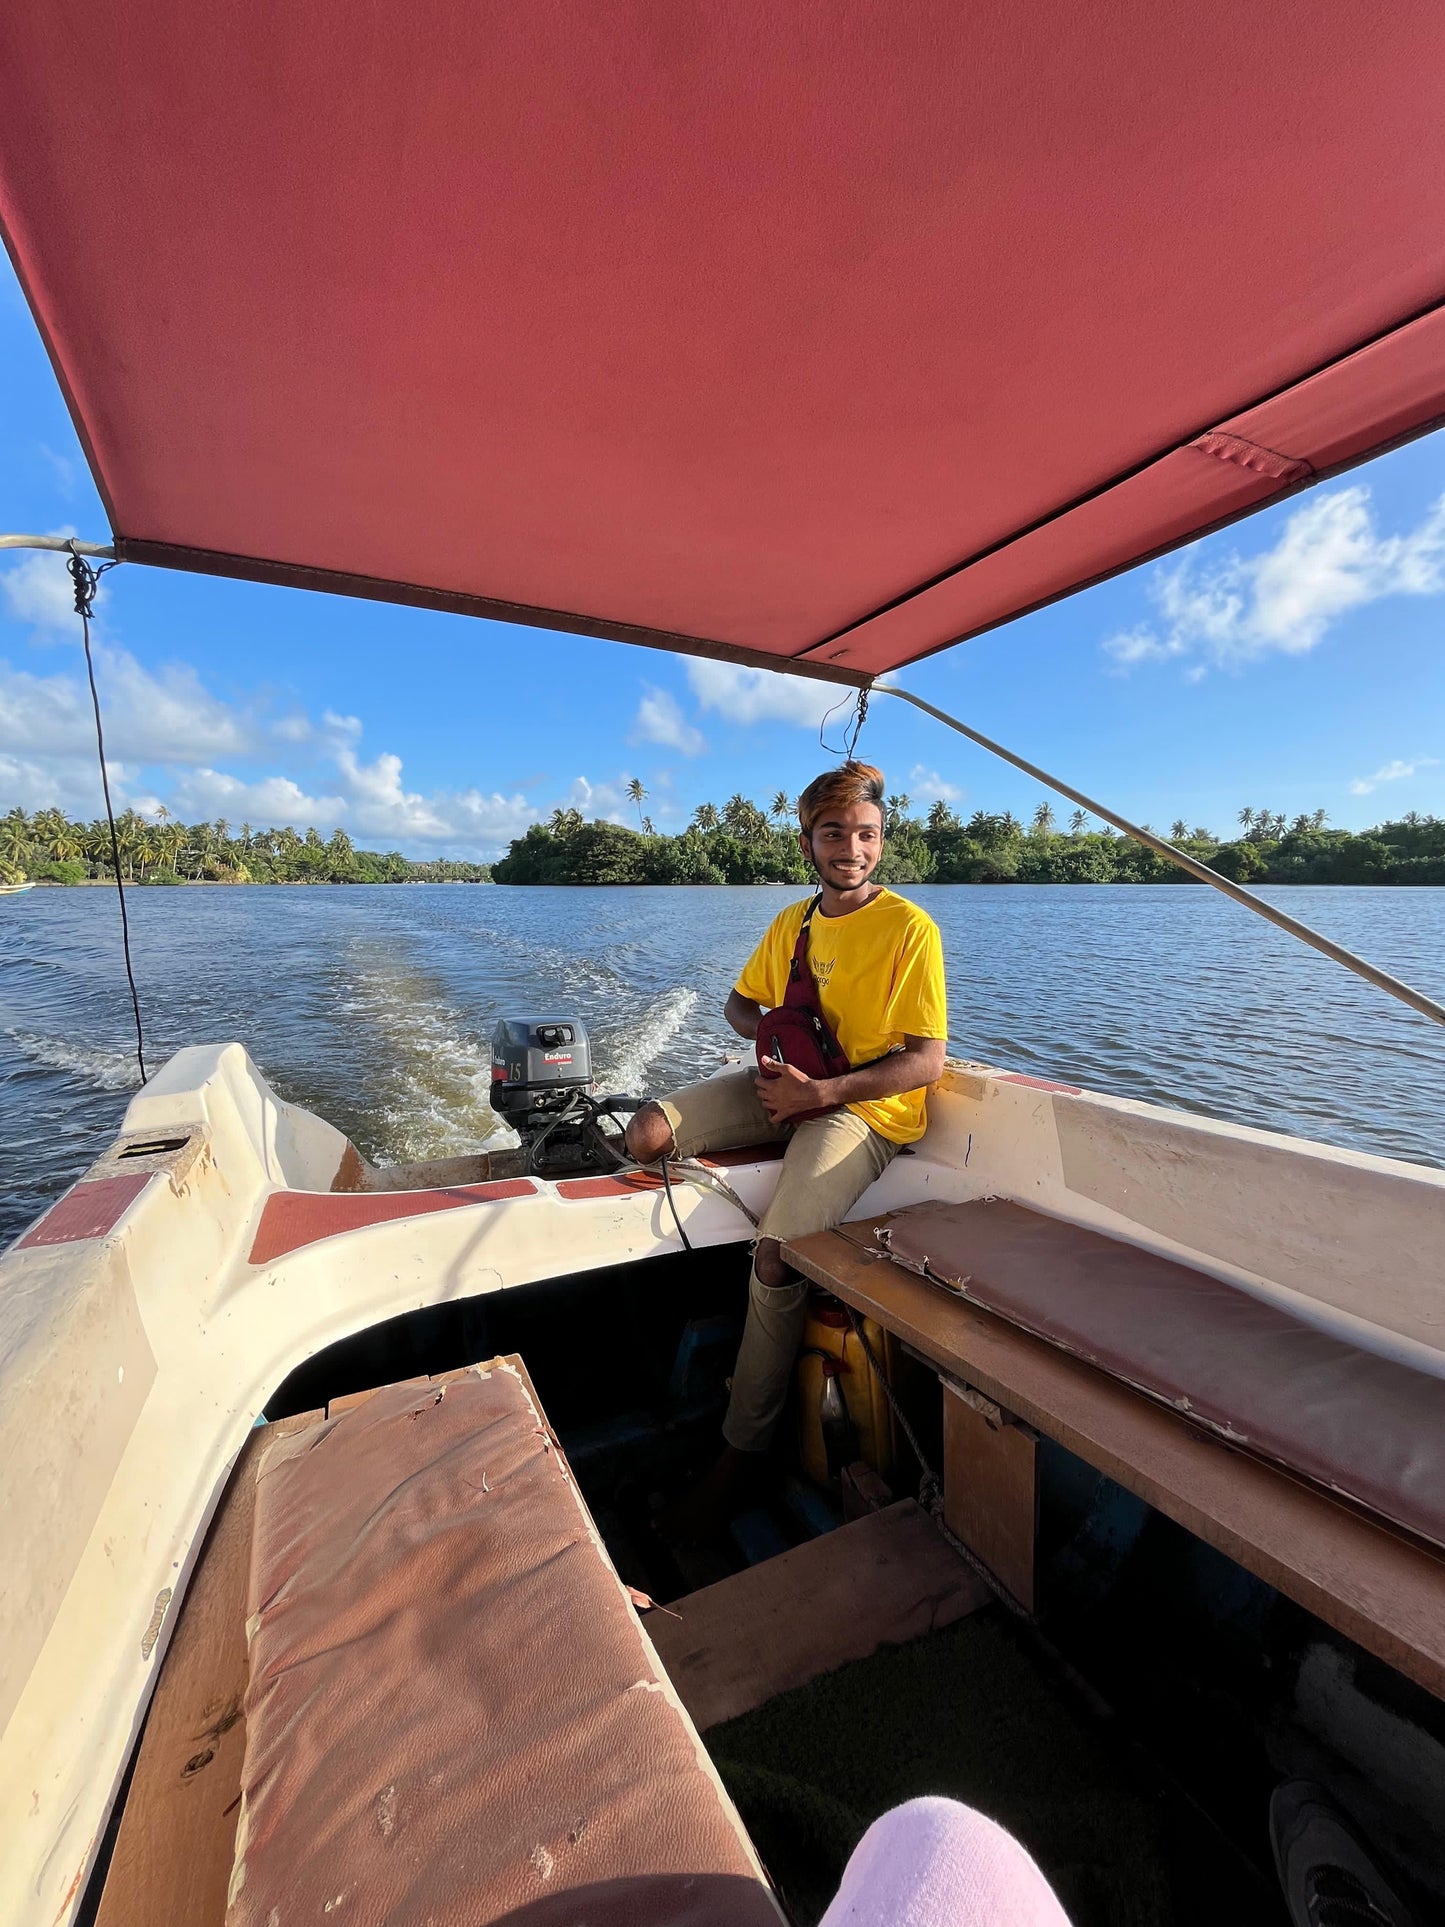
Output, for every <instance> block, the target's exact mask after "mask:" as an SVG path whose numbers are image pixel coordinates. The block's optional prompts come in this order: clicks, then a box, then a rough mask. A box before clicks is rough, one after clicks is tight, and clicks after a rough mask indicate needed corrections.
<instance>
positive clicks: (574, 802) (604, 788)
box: [567, 770, 637, 825]
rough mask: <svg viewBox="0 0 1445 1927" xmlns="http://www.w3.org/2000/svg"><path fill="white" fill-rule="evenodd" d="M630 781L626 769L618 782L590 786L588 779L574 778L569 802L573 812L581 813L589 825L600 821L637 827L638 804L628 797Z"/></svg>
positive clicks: (568, 794)
mask: <svg viewBox="0 0 1445 1927" xmlns="http://www.w3.org/2000/svg"><path fill="white" fill-rule="evenodd" d="M628 781H629V778H628V775H627V772H626V770H624V771H623V772H622V774H621V776H619V777H618V779H617V781H616V782H615V783H589V782H588V780H587V778H586V777H585V776H574V777H573V779H572V787H571V789H570V790H569V791H568V793H567V801H568V803H569V805H570V806H571V807H572V808H573V809H574V810H580V811H581V812H582V814H583V815H584V816H585V817H586V818H587V820H588V822H589V823H590V822H593V821H597V820H600V821H602V822H604V823H631V824H633V825H635V824H636V822H637V805H636V804H635V803H634V802H633V801H632V799H631V798H630V797H629V796H628V794H627V784H628Z"/></svg>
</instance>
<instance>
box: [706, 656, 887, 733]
mask: <svg viewBox="0 0 1445 1927" xmlns="http://www.w3.org/2000/svg"><path fill="white" fill-rule="evenodd" d="M687 679H688V681H689V683H691V685H692V693H693V694H694V695H695V696H696V697H697V699H698V701H699V702H700V703H701V704H702V706H703V708H704V709H711V710H715V711H716V712H717V714H718V715H719V716H722V717H723V718H724V719H725V720H726V721H728V722H730V723H744V724H749V725H750V724H753V723H765V722H777V723H795V724H797V725H798V727H800V728H806V729H816V728H817V727H818V725H819V724H820V723H821V722H822V720H823V717H824V715H825V714H826V713H827V711H828V710H830V709H831V708H832V707H833V706H834V704H835V703H839V702H842V701H843V700H844V699H845V698H847V697H849V696H852V695H854V694H855V693H856V692H855V690H854V689H853V688H852V687H851V685H849V684H847V683H832V682H817V681H815V680H814V679H813V678H812V677H810V676H790V675H787V674H786V673H783V672H780V671H777V670H772V669H747V668H744V667H743V665H742V664H741V663H736V662H711V661H709V660H707V658H705V657H702V656H696V657H694V658H693V659H692V660H691V661H690V662H689V663H688V665H687Z"/></svg>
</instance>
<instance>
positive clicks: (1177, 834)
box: [1169, 816, 1189, 843]
mask: <svg viewBox="0 0 1445 1927" xmlns="http://www.w3.org/2000/svg"><path fill="white" fill-rule="evenodd" d="M1188 834H1189V825H1188V824H1187V823H1186V822H1185V821H1184V818H1183V817H1182V816H1176V817H1175V819H1174V821H1173V822H1172V823H1171V824H1170V825H1169V836H1170V840H1171V841H1172V842H1174V843H1182V842H1183V841H1184V839H1185V837H1186V836H1188Z"/></svg>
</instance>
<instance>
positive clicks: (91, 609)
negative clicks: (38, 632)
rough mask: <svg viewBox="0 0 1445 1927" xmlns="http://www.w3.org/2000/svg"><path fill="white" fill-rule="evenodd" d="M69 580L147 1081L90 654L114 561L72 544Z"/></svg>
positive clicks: (137, 1035)
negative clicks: (100, 591)
mask: <svg viewBox="0 0 1445 1927" xmlns="http://www.w3.org/2000/svg"><path fill="white" fill-rule="evenodd" d="M65 566H66V568H67V569H68V570H69V571H70V580H71V582H72V583H73V584H74V586H75V613H76V614H77V615H78V616H79V617H80V626H81V636H82V639H83V641H84V644H85V673H86V675H87V676H88V677H89V679H90V706H91V708H92V709H93V710H94V711H95V748H96V754H97V756H98V757H99V758H100V787H101V790H102V791H103V793H104V795H105V820H106V822H107V823H108V824H109V826H110V860H111V864H112V866H113V868H114V870H115V891H116V896H117V897H118V898H119V900H120V943H121V950H122V952H123V953H124V956H125V980H126V982H127V983H128V984H129V985H130V1007H131V1009H132V1011H133V1012H134V1013H135V1061H136V1063H137V1065H138V1066H139V1068H140V1081H141V1083H142V1084H144V1083H145V1081H146V1057H145V1031H144V1029H143V1028H142V1025H141V1017H140V996H139V994H138V992H137V990H136V987H135V970H134V967H133V966H132V963H131V955H130V918H129V917H128V916H127V914H126V907H125V883H124V881H123V879H122V877H121V874H120V838H119V837H118V836H117V834H116V828H115V808H114V806H113V805H112V803H111V800H110V776H109V773H108V772H107V770H106V767H105V730H104V728H103V726H102V724H101V720H100V693H99V691H98V690H97V688H96V686H95V663H94V661H93V659H92V657H91V653H90V621H91V617H92V616H93V615H94V613H95V592H96V589H97V588H98V587H99V586H100V578H101V577H102V576H103V575H104V574H105V573H106V571H107V570H108V569H113V568H115V567H116V564H115V563H114V562H102V563H101V565H100V567H99V568H96V567H95V566H94V565H93V564H92V563H89V562H87V561H86V559H85V557H84V556H83V555H82V554H81V553H80V550H79V549H78V548H77V546H76V544H75V543H74V542H72V543H71V544H70V559H69V561H68V562H67V563H66V565H65Z"/></svg>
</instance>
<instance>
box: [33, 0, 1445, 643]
mask: <svg viewBox="0 0 1445 1927" xmlns="http://www.w3.org/2000/svg"><path fill="white" fill-rule="evenodd" d="M0 219H3V224H4V228H5V233H6V238H7V240H8V243H9V245H10V248H11V251H12V253H13V256H14V259H15V262H16V265H17V267H18V269H19V272H20V276H21V279H22V281H23V282H24V284H25V287H26V289H27V291H28V293H29V296H30V299H31V301H32V303H33V305H34V309H35V313H36V316H37V318H38V320H39V323H40V326H41V328H42V329H43V331H44V333H45V337H46V340H47V342H48V343H49V346H50V349H51V353H52V355H53V357H54V360H55V365H56V368H57V370H58V372H59V375H60V378H61V381H62V382H63V384H64V387H65V390H66V393H67V395H68V396H69V398H70V402H71V406H72V408H73V410H74V413H75V418H76V421H77V424H78V426H79V429H80V433H81V435H82V437H83V438H84V441H85V445H86V448H87V450H88V451H89V454H90V458H91V462H92V465H93V468H94V471H95V475H96V480H97V482H98V484H99V486H100V488H101V490H102V493H103V495H104V497H105V500H106V503H107V506H108V508H109V512H110V516H111V521H112V524H113V527H114V532H115V535H116V538H117V542H118V547H119V550H120V553H121V554H122V555H124V556H126V557H128V558H131V559H134V560H142V561H150V562H157V563H164V564H169V565H175V566H180V567H186V568H197V569H209V570H215V571H217V572H220V573H224V574H237V575H246V576H255V577H259V578H261V579H263V580H267V581H280V582H296V583H304V584H307V585H310V586H313V587H318V588H331V589H339V590H342V591H344V592H349V593H360V594H366V595H375V596H380V597H387V598H395V599H397V600H400V601H408V602H420V603H425V604H435V605H437V606H441V607H448V608H459V609H465V610H470V611H473V612H475V613H478V614H486V615H500V616H505V617H509V618H513V619H517V620H522V621H531V622H537V623H541V624H544V625H548V626H553V627H563V628H569V629H578V630H583V631H586V632H588V633H592V634H597V635H604V636H621V637H623V638H625V639H628V640H633V641H641V642H654V643H660V644H661V645H662V646H665V647H669V648H675V649H683V650H696V651H702V652H704V653H709V654H718V655H723V656H731V657H735V658H737V659H740V660H744V661H766V662H768V663H770V664H772V665H774V666H777V665H778V664H780V663H782V662H783V661H785V660H786V661H787V662H788V663H790V664H792V665H793V666H794V667H797V668H808V669H812V670H813V671H815V672H821V673H825V674H831V675H834V676H839V675H841V676H845V677H848V676H851V677H863V676H867V675H869V674H872V673H874V672H877V671H880V670H884V669H887V668H891V667H893V666H895V665H897V664H900V663H904V662H908V661H910V660H912V659H913V658H915V657H917V656H920V655H924V654H926V653H927V652H928V651H930V650H934V649H938V648H940V647H942V646H944V645H946V644H947V643H949V642H952V641H956V640H958V639H959V638H961V637H965V636H969V635H973V634H976V633H977V632H978V631H979V630H981V629H984V628H987V627H989V626H991V625H993V624H995V623H999V622H1003V621H1006V620H1007V619H1008V618H1009V617H1011V616H1014V615H1017V614H1019V613H1020V612H1022V611H1023V610H1026V609H1029V608H1033V607H1037V606H1038V605H1039V604H1040V603H1042V602H1045V601H1047V600H1049V599H1051V598H1053V597H1056V596H1059V595H1063V594H1067V593H1068V592H1069V591H1070V590H1072V589H1076V588H1079V587H1080V586H1082V585H1083V584H1085V583H1087V582H1091V581H1095V580H1097V579H1099V578H1100V577H1101V576H1103V575H1106V574H1108V573H1110V572H1112V571H1114V570H1117V569H1120V568H1124V567H1127V566H1128V565H1129V564H1131V563H1133V562H1136V561H1138V560H1140V559H1141V558H1143V557H1145V556H1148V555H1152V554H1157V553H1159V552H1160V551H1161V550H1163V549H1165V548H1167V547H1169V546H1171V545H1173V544H1176V543H1178V542H1180V541H1184V540H1187V539H1189V538H1190V537H1192V536H1194V535H1197V534H1199V533H1200V532H1201V531H1203V530H1205V529H1208V528H1211V527H1216V526H1218V525H1219V524H1220V523H1221V522H1223V521H1227V520H1229V519H1230V518H1231V517H1234V516H1236V515H1239V514H1242V513H1245V512H1246V511H1248V510H1249V509H1251V508H1254V507H1256V506H1258V505H1259V504H1261V503H1263V502H1266V501H1269V500H1271V499H1273V498H1276V497H1277V496H1278V495H1279V494H1280V492H1281V491H1283V490H1286V489H1289V488H1291V487H1294V486H1297V485H1299V484H1300V483H1301V482H1302V481H1307V480H1309V479H1310V478H1311V477H1313V476H1316V475H1319V474H1323V473H1327V472H1329V471H1330V470H1332V469H1335V468H1338V467H1341V466H1343V465H1346V464H1348V463H1351V462H1356V461H1359V460H1360V459H1361V458H1363V457H1364V456H1366V455H1369V454H1372V453H1374V452H1376V451H1377V450H1379V449H1381V448H1383V447H1386V446H1388V445H1389V444H1390V443H1392V442H1395V441H1398V440H1400V439H1403V438H1405V437H1408V436H1410V435H1414V434H1418V433H1419V432H1420V431H1421V430H1422V429H1423V428H1425V427H1427V426H1430V425H1432V424H1433V423H1434V422H1436V421H1437V420H1438V419H1440V417H1441V416H1442V415H1445V308H1442V307H1441V306H1440V303H1441V302H1442V297H1445V13H1442V11H1441V8H1440V4H1439V0H1395V4H1393V5H1391V6H1388V7H1381V6H1379V5H1377V4H1374V0H1270V4H1268V5H1261V4H1260V0H1210V4H1207V5H1202V6H1191V7H1186V6H1175V7H1161V6H1159V5H1158V4H1157V0H1109V4H1107V5H1097V6H1079V5H1077V4H1074V0H1068V3H1067V4H1065V3H1064V0H1013V3H1012V4H1010V5H1007V6H1005V5H1001V4H999V3H998V0H984V3H983V4H977V5H968V6H965V5H960V4H959V3H958V0H909V4H908V5H895V6H891V7H883V6H879V5H876V4H874V3H873V0H852V3H851V4H850V3H849V0H837V4H832V5H828V6H791V5H787V4H779V3H778V0H726V4H709V3H708V0H697V3H696V4H691V5H683V6H679V5H677V4H676V0H613V3H612V4H609V5H596V4H594V5H584V4H581V0H578V3H577V4H572V5H567V4H562V3H561V0H528V4H524V5H510V6H509V5H504V4H491V3H489V0H475V3H474V4H459V3H458V0H452V3H451V4H443V0H409V4H407V5H405V6H402V5H395V6H391V7H385V6H379V7H378V6H368V7H357V6H354V5H349V4H343V0H306V4H305V5H303V6H297V5H295V4H294V3H293V0H228V4H224V5H201V4H198V3H197V0H189V3H187V0H180V4H178V3H177V0H128V3H127V4H126V5H124V6H116V5H115V4H114V0H65V3H64V4H57V0H12V4H11V5H9V6H8V7H6V8H4V9H3V10H0Z"/></svg>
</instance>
